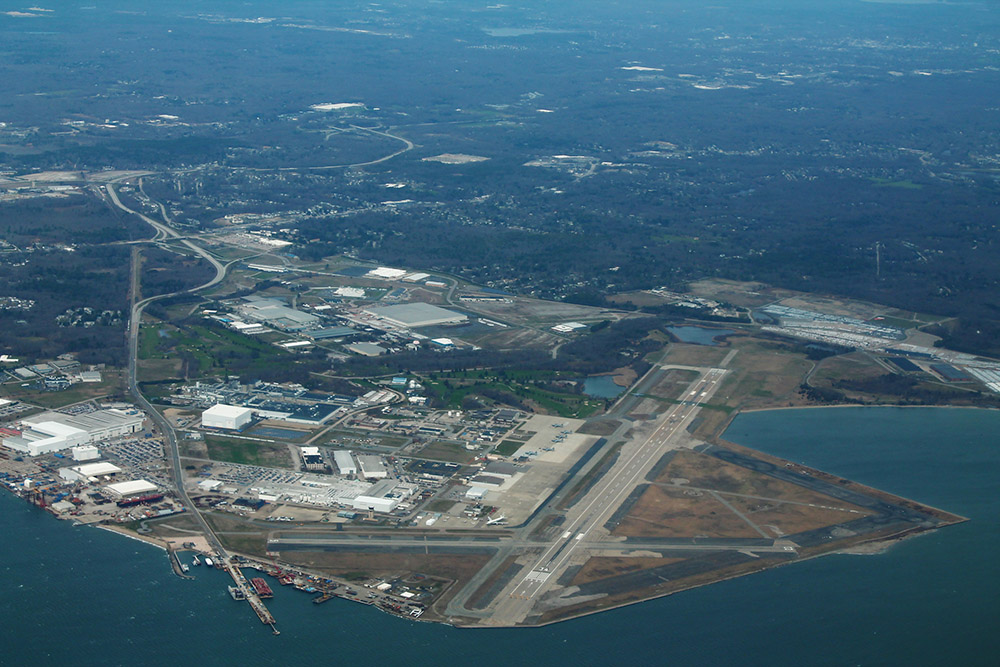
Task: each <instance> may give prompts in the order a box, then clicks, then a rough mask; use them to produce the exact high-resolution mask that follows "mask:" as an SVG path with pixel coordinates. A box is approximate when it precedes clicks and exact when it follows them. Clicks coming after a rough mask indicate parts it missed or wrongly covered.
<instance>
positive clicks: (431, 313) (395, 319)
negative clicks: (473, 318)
mask: <svg viewBox="0 0 1000 667" xmlns="http://www.w3.org/2000/svg"><path fill="white" fill-rule="evenodd" d="M364 312H365V313H367V314H368V315H372V316H374V317H377V318H379V319H382V320H385V321H386V322H388V323H390V324H394V325H396V326H399V327H406V328H411V327H429V326H433V325H435V324H459V323H461V322H465V321H467V320H468V319H469V318H468V316H467V315H464V314H462V313H457V312H455V311H453V310H448V309H446V308H440V307H438V306H432V305H431V304H429V303H421V302H415V303H401V304H399V305H397V306H377V307H374V308H366V309H365V311H364Z"/></svg>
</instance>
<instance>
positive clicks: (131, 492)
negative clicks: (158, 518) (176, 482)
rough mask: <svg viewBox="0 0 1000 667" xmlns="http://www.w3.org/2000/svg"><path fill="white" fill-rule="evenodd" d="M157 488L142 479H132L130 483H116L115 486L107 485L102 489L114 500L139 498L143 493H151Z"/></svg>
mask: <svg viewBox="0 0 1000 667" xmlns="http://www.w3.org/2000/svg"><path fill="white" fill-rule="evenodd" d="M158 489H159V487H157V486H156V484H153V483H152V482H147V481H146V480H144V479H134V480H132V481H130V482H118V483H116V484H108V485H107V486H105V487H104V490H105V491H107V492H108V493H109V494H111V496H113V497H115V498H131V497H132V496H141V495H142V494H144V493H152V492H154V491H157V490H158Z"/></svg>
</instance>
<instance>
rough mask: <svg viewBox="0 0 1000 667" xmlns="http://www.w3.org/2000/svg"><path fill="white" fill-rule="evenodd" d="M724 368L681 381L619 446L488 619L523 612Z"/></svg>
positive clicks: (518, 617)
mask: <svg viewBox="0 0 1000 667" xmlns="http://www.w3.org/2000/svg"><path fill="white" fill-rule="evenodd" d="M725 374H726V371H725V370H724V369H721V368H712V369H708V370H707V371H706V372H705V373H703V374H702V375H701V377H699V378H698V379H696V380H695V381H694V382H692V383H691V384H690V385H689V386H688V387H687V389H686V390H685V391H684V393H683V394H682V396H681V400H680V402H679V403H677V404H676V405H673V406H672V407H671V408H670V409H669V410H667V411H666V412H665V413H664V414H663V415H661V416H660V418H659V419H658V420H657V423H656V427H655V430H654V431H653V433H652V434H651V435H650V436H649V437H648V438H646V439H645V440H644V441H633V442H630V443H626V444H625V445H624V446H623V447H622V452H621V454H620V456H619V457H618V460H617V461H616V462H615V464H614V466H612V468H611V469H610V470H609V471H608V472H607V473H605V474H604V475H603V477H602V478H601V479H600V480H599V481H598V482H597V483H596V484H595V485H594V486H593V488H592V489H591V490H590V491H589V492H588V493H587V495H586V496H584V498H583V499H582V500H581V501H579V502H578V503H576V504H575V505H574V506H573V507H572V508H571V509H570V510H569V512H567V515H566V521H565V523H564V525H565V530H564V532H563V533H562V535H561V536H560V537H559V538H558V539H556V540H554V541H553V542H552V543H551V544H550V545H549V546H548V547H547V548H546V549H545V550H544V551H543V552H542V555H541V556H540V557H538V558H537V560H535V562H534V564H533V565H532V566H531V568H530V569H529V571H528V573H527V574H525V575H523V576H518V577H516V578H515V580H514V581H513V582H511V584H509V585H508V586H507V588H506V589H505V590H504V591H503V592H502V593H501V594H500V595H499V596H498V598H497V602H496V603H495V607H494V608H493V609H492V622H493V624H496V625H504V626H511V625H516V624H517V623H521V622H522V621H524V619H525V618H527V616H528V615H529V614H530V613H531V610H532V608H533V607H534V606H535V604H536V603H537V602H538V600H539V599H540V597H541V595H542V594H543V593H544V592H545V591H546V590H547V589H548V588H549V587H550V585H551V583H552V582H554V581H556V580H557V579H558V578H559V575H560V574H561V573H562V572H563V571H564V570H565V568H566V567H567V566H568V565H569V564H570V562H571V559H572V557H573V556H574V554H575V553H576V551H577V550H578V549H579V548H581V546H584V545H585V544H586V540H587V537H588V534H589V533H590V532H591V531H593V530H595V529H601V527H602V526H603V525H604V523H605V522H606V521H607V520H608V519H609V518H610V517H611V515H612V514H613V513H614V512H615V510H616V509H617V508H618V507H619V506H620V505H621V504H622V502H624V500H625V499H626V498H627V497H628V495H629V494H630V493H631V492H632V490H633V489H635V487H636V486H637V485H638V484H639V483H641V482H642V481H643V480H644V478H645V476H646V474H647V473H648V472H649V470H650V469H651V468H652V467H653V465H655V464H656V462H657V461H659V460H660V458H661V457H662V456H663V454H665V453H666V452H668V451H670V450H671V449H674V448H676V447H677V446H678V441H679V440H680V439H681V437H683V436H684V435H685V434H686V429H687V426H688V425H689V424H690V423H691V420H692V419H693V418H694V416H695V415H696V414H697V413H698V411H699V409H700V408H701V404H702V403H703V402H705V401H707V400H708V399H709V398H711V396H712V394H713V393H714V392H715V391H716V389H718V387H719V385H720V380H722V378H723V376H724V375H725ZM679 436H681V437H679ZM592 537H595V536H592ZM588 546H589V545H588ZM619 546H620V547H621V546H624V545H619ZM584 548H587V547H584Z"/></svg>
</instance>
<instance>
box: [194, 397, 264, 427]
mask: <svg viewBox="0 0 1000 667" xmlns="http://www.w3.org/2000/svg"><path fill="white" fill-rule="evenodd" d="M252 418H253V410H251V409H250V408H241V407H237V406H235V405H226V404H225V403H219V404H217V405H213V406H212V407H210V408H209V409H208V410H205V411H204V412H203V413H201V425H202V426H203V427H204V428H221V429H225V430H227V431H238V430H240V429H241V428H243V427H244V426H246V425H247V424H249V423H250V420H251V419H252Z"/></svg>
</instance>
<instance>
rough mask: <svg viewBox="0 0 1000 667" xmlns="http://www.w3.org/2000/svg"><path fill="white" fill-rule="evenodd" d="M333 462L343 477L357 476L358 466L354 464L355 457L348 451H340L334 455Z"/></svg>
mask: <svg viewBox="0 0 1000 667" xmlns="http://www.w3.org/2000/svg"><path fill="white" fill-rule="evenodd" d="M333 462H334V463H335V464H336V465H337V471H338V472H339V473H340V474H341V475H343V476H345V477H346V476H348V475H357V474H358V466H357V465H355V464H354V457H353V456H351V453H350V452H349V451H347V450H346V449H338V450H337V451H335V452H334V453H333Z"/></svg>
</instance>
